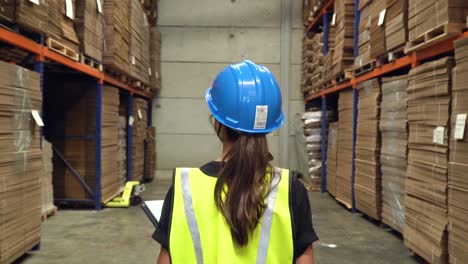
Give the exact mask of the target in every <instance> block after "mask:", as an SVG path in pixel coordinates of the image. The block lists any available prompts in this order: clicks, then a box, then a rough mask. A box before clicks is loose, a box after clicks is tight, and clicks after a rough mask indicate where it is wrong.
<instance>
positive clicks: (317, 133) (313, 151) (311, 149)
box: [301, 109, 322, 191]
mask: <svg viewBox="0 0 468 264" xmlns="http://www.w3.org/2000/svg"><path fill="white" fill-rule="evenodd" d="M301 119H302V122H303V123H304V137H305V143H306V145H305V146H306V151H307V156H308V160H307V163H308V165H309V166H308V171H307V176H308V177H309V180H310V183H311V188H312V190H313V191H318V190H320V184H321V182H322V111H321V110H320V109H315V110H309V111H308V112H304V113H302V114H301Z"/></svg>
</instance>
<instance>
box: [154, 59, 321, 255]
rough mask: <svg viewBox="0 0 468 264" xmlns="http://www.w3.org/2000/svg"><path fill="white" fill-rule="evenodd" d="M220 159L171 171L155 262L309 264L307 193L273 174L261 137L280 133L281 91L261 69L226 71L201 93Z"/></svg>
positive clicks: (281, 172) (242, 66) (241, 66)
mask: <svg viewBox="0 0 468 264" xmlns="http://www.w3.org/2000/svg"><path fill="white" fill-rule="evenodd" d="M206 102H207V105H208V108H209V109H210V111H211V113H212V116H211V121H212V124H213V127H214V129H215V131H216V133H217V135H218V137H219V139H220V140H221V142H222V143H223V152H222V155H221V156H220V157H219V158H218V159H217V160H215V161H211V162H209V163H208V164H206V165H204V166H202V167H201V168H178V169H176V170H175V173H174V177H173V185H172V186H171V188H170V190H169V192H168V193H167V195H166V198H165V202H164V207H163V213H162V216H161V221H160V223H159V226H158V229H157V230H156V232H155V233H154V235H153V238H154V239H155V240H156V241H158V242H159V243H160V244H161V252H160V255H159V259H158V263H160V264H166V263H174V264H178V263H183V264H190V263H198V264H200V263H209V264H215V263H220V264H224V263H227V264H229V263H278V264H284V263H297V264H302V263H308V264H309V263H313V249H312V243H313V242H315V241H316V240H318V238H317V235H316V234H315V232H314V230H313V227H312V216H311V210H310V204H309V199H308V195H307V191H306V190H305V188H304V186H303V185H302V184H300V183H299V182H298V181H297V179H296V178H294V177H292V176H290V174H289V171H288V170H286V169H280V168H274V167H273V166H272V165H271V164H270V161H271V160H272V159H273V157H272V156H271V155H270V153H269V151H268V145H267V139H266V135H267V133H269V132H272V131H274V130H276V129H278V128H280V127H281V125H282V124H283V122H284V114H283V112H282V110H281V92H280V89H279V86H278V83H277V81H276V80H275V78H274V76H273V74H272V73H271V72H270V71H269V70H268V69H267V68H266V67H264V66H261V65H258V64H255V63H253V62H251V61H247V60H246V61H243V62H240V63H238V64H233V65H230V66H228V67H226V68H225V69H224V70H223V71H222V72H221V73H219V74H218V76H217V77H216V80H215V81H214V83H213V86H212V87H211V88H209V89H208V90H207V92H206Z"/></svg>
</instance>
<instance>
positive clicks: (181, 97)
mask: <svg viewBox="0 0 468 264" xmlns="http://www.w3.org/2000/svg"><path fill="white" fill-rule="evenodd" d="M293 2H294V5H293V13H294V15H293V27H294V30H293V33H292V36H293V39H292V51H291V61H290V65H291V67H292V68H291V78H290V94H289V96H290V100H291V101H290V114H289V118H288V119H289V125H290V137H289V139H290V140H289V144H290V146H289V152H290V153H289V161H290V162H289V163H290V167H291V168H295V167H297V165H295V163H296V158H295V156H296V155H295V154H296V151H295V146H294V128H293V123H292V121H293V118H291V117H293V116H294V114H295V113H296V112H300V111H302V109H303V101H302V95H301V94H300V92H299V89H300V88H299V86H300V67H301V65H300V64H301V39H302V21H301V16H302V13H301V12H302V11H301V8H302V2H301V1H300V0H294V1H293ZM280 6H281V1H280V0H258V1H247V0H231V1H229V0H224V1H220V0H200V1H191V0H179V1H172V0H160V1H159V21H158V23H159V25H160V31H161V33H162V49H161V53H162V54H161V60H162V66H161V68H162V73H161V76H162V91H161V94H160V97H159V98H158V99H157V100H156V101H155V105H154V107H153V111H154V115H153V118H154V120H153V124H155V125H156V128H157V137H156V138H157V152H158V155H157V157H158V158H157V159H158V160H157V166H158V173H157V177H167V176H169V175H170V170H172V169H173V168H174V167H176V166H179V167H180V166H200V165H202V164H204V163H205V162H207V161H210V160H212V159H215V158H216V157H218V155H219V154H220V152H221V144H220V142H219V140H218V139H217V137H216V135H215V133H214V131H213V129H212V128H211V126H210V123H209V121H208V117H209V111H208V109H207V107H206V106H205V102H204V93H205V90H206V89H207V88H208V87H210V86H211V83H212V81H213V79H214V78H215V76H216V74H217V73H218V72H219V71H220V70H222V69H223V68H224V67H225V66H226V65H228V64H231V63H234V62H238V61H240V60H242V59H245V58H249V59H251V60H253V61H255V62H257V63H261V64H264V65H265V66H267V67H268V68H270V69H271V70H272V71H273V73H274V74H275V76H276V78H277V79H278V81H280V80H279V76H280V72H279V71H280V67H279V64H280V27H281V8H280ZM287 121H288V120H287ZM268 139H269V144H270V149H271V152H272V154H273V155H274V156H275V160H277V158H278V148H279V136H278V134H277V133H274V134H271V135H269V136H268Z"/></svg>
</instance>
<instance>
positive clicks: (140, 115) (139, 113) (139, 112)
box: [138, 109, 143, 119]
mask: <svg viewBox="0 0 468 264" xmlns="http://www.w3.org/2000/svg"><path fill="white" fill-rule="evenodd" d="M138 117H139V118H140V119H142V118H143V115H142V114H141V110H140V109H138Z"/></svg>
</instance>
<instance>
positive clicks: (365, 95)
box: [354, 79, 382, 220]
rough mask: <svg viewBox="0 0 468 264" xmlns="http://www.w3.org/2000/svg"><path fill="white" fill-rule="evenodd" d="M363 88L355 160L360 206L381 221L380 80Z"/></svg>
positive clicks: (360, 88) (364, 84)
mask: <svg viewBox="0 0 468 264" xmlns="http://www.w3.org/2000/svg"><path fill="white" fill-rule="evenodd" d="M357 89H358V90H359V103H358V122H357V138H356V150H355V151H356V159H355V184H354V190H355V195H356V196H355V197H356V208H357V209H358V210H359V211H361V212H362V213H364V214H366V215H368V216H369V217H372V218H374V219H377V220H380V217H381V209H382V184H381V179H382V178H381V173H380V131H379V121H380V96H381V92H380V80H379V79H371V80H368V81H365V82H362V83H359V84H358V85H357Z"/></svg>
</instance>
